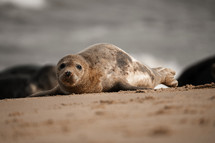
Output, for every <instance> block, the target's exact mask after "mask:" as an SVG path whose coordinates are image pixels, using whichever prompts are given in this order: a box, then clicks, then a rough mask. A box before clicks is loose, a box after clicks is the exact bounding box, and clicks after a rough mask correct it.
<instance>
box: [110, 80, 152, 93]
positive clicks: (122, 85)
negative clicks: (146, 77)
mask: <svg viewBox="0 0 215 143" xmlns="http://www.w3.org/2000/svg"><path fill="white" fill-rule="evenodd" d="M148 89H151V88H144V87H137V86H132V85H130V84H128V83H127V82H123V81H120V82H117V83H116V84H115V85H114V86H113V87H112V88H111V89H110V90H109V92H117V91H120V90H148Z"/></svg>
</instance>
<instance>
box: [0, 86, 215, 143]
mask: <svg viewBox="0 0 215 143" xmlns="http://www.w3.org/2000/svg"><path fill="white" fill-rule="evenodd" d="M214 87H215V84H210V85H204V86H196V87H194V86H185V87H180V88H169V89H157V90H151V91H129V92H125V91H121V92H117V93H97V94H83V95H69V96H54V97H40V98H22V99H7V100H1V101H0V116H1V118H0V126H1V128H0V142H2V143H3V142H4V143H8V142H22V143H29V142H42V143H48V142H50V143H60V142H62V143H67V142H68V143H71V142H74V143H84V142H90V143H91V142H92V143H94V142H95V143H111V142H120V143H126V142H127V143H142V142H146V143H153V142H160V143H162V142H165V143H177V142H178V143H179V142H180V143H181V142H183V143H214V142H215V88H214Z"/></svg>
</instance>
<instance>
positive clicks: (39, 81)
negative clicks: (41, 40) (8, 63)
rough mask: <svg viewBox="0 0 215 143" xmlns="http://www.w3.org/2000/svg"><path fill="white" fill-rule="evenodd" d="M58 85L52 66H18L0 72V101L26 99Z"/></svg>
mask: <svg viewBox="0 0 215 143" xmlns="http://www.w3.org/2000/svg"><path fill="white" fill-rule="evenodd" d="M57 84H58V82H57V78H56V70H55V66H53V65H45V66H37V65H20V66H15V67H10V68H7V69H5V70H3V71H2V72H0V91H1V94H0V99H6V98H22V97H28V96H30V95H31V94H34V93H36V92H39V91H44V90H49V89H52V88H53V87H55V86H56V85H57Z"/></svg>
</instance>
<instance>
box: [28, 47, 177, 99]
mask: <svg viewBox="0 0 215 143" xmlns="http://www.w3.org/2000/svg"><path fill="white" fill-rule="evenodd" d="M174 75H175V72H174V71H173V70H171V69H168V68H161V67H159V68H149V67H147V66H146V65H143V64H141V63H140V62H138V61H137V60H135V59H134V58H132V57H131V56H129V55H128V54H127V53H126V52H124V51H123V50H121V49H120V48H118V47H117V46H115V45H112V44H96V45H92V46H90V47H89V48H87V49H86V50H84V51H83V52H80V53H78V54H76V55H68V56H66V57H64V58H62V59H61V60H60V61H59V62H58V64H57V79H58V83H59V85H58V86H57V87H56V88H54V89H53V90H50V91H46V92H41V93H38V94H34V95H32V96H43V95H55V94H72V93H78V94H80V93H96V92H112V91H119V90H136V89H147V88H154V87H155V86H156V85H158V84H165V85H167V86H172V87H175V86H177V84H178V82H177V81H176V80H175V79H174Z"/></svg>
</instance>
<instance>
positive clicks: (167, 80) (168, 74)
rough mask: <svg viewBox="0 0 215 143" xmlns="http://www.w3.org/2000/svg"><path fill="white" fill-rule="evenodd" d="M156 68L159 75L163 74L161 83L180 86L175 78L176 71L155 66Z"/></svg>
mask: <svg viewBox="0 0 215 143" xmlns="http://www.w3.org/2000/svg"><path fill="white" fill-rule="evenodd" d="M153 69H154V70H156V71H157V72H158V73H159V75H160V76H161V84H164V85H166V86H169V87H177V86H178V81H177V80H176V79H175V78H174V76H175V71H174V70H172V69H170V68H162V67H158V68H153Z"/></svg>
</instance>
